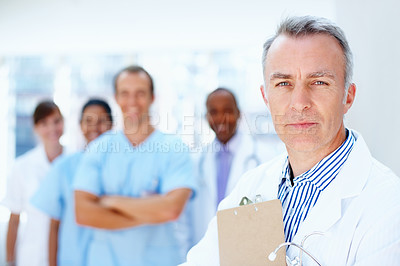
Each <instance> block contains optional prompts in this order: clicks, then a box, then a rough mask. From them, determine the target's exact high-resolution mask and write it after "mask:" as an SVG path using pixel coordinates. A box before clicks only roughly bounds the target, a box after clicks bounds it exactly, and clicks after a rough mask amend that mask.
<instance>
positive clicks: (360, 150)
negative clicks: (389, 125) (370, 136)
mask: <svg viewBox="0 0 400 266" xmlns="http://www.w3.org/2000/svg"><path fill="white" fill-rule="evenodd" d="M352 132H353V133H354V135H355V137H356V143H355V145H354V147H353V150H352V151H351V153H350V155H349V157H348V158H347V161H346V163H345V164H344V165H343V168H342V170H341V171H340V172H339V174H338V175H337V177H336V178H335V180H334V181H332V183H331V184H330V185H329V186H328V187H327V188H326V189H325V190H324V192H323V193H322V194H321V196H320V198H319V200H318V201H317V203H316V204H315V206H314V207H313V208H312V209H311V211H310V213H309V215H308V217H307V218H306V219H305V220H304V221H303V223H302V224H301V225H300V228H299V231H298V232H297V234H296V236H295V237H294V239H293V242H295V243H297V244H300V243H301V241H302V239H303V238H304V237H305V236H306V235H307V234H309V233H311V232H315V231H320V232H326V231H328V229H329V228H330V227H332V226H333V225H334V224H335V223H336V222H337V221H338V220H339V219H340V218H341V217H342V200H344V199H346V198H351V197H355V196H357V195H359V194H360V193H361V191H362V190H363V188H364V186H365V184H366V182H367V179H368V176H369V172H370V169H371V166H372V156H371V153H370V152H369V149H368V147H367V145H366V143H365V141H364V139H363V138H362V136H361V134H359V133H357V132H356V131H354V130H353V131H352Z"/></svg>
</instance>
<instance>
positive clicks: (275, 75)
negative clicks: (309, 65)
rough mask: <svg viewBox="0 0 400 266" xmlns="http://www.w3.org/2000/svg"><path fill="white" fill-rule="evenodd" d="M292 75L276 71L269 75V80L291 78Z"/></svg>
mask: <svg viewBox="0 0 400 266" xmlns="http://www.w3.org/2000/svg"><path fill="white" fill-rule="evenodd" d="M291 78H292V75H290V74H284V73H281V72H275V73H271V75H269V80H274V79H291Z"/></svg>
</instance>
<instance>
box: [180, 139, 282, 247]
mask: <svg viewBox="0 0 400 266" xmlns="http://www.w3.org/2000/svg"><path fill="white" fill-rule="evenodd" d="M236 134H237V136H234V137H235V138H237V139H235V140H232V141H234V142H237V143H232V148H233V160H232V166H231V170H230V173H229V178H228V183H227V187H226V193H225V195H226V196H227V195H229V194H230V193H231V192H232V190H233V188H234V187H235V186H236V184H237V182H238V181H239V179H240V178H241V177H242V175H243V174H244V173H245V172H246V171H248V170H250V169H252V168H255V167H257V166H258V165H259V164H261V163H263V162H267V161H269V160H271V159H272V158H274V157H275V156H277V155H278V154H281V153H283V152H284V151H285V147H284V145H283V143H282V141H281V140H280V139H279V137H278V136H277V135H276V134H268V135H263V136H260V137H262V139H261V138H259V139H257V138H256V137H252V136H251V135H250V134H247V133H244V132H237V133H236ZM216 141H217V140H214V142H216ZM229 144H230V143H228V145H229ZM255 145H256V147H255ZM215 147H216V145H215V143H211V144H210V145H208V146H207V147H206V148H205V149H204V150H203V152H202V153H201V154H200V156H199V158H197V160H196V173H197V174H198V180H199V182H200V187H199V190H198V192H197V193H196V196H195V198H194V200H193V201H192V202H190V203H189V204H188V207H187V209H188V211H189V213H190V214H189V215H190V218H189V220H190V229H191V231H192V241H191V242H192V245H194V244H197V242H198V241H199V240H200V239H201V238H202V237H203V236H204V233H205V232H206V230H207V226H208V223H209V222H210V221H211V219H212V218H213V217H214V215H215V212H216V210H217V194H218V192H217V158H216V156H217V150H216V149H215ZM254 157H255V158H256V159H254Z"/></svg>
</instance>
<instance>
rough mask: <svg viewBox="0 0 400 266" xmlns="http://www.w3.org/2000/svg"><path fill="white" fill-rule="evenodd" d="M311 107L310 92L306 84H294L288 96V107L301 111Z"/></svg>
mask: <svg viewBox="0 0 400 266" xmlns="http://www.w3.org/2000/svg"><path fill="white" fill-rule="evenodd" d="M310 107H311V92H310V89H309V88H308V86H307V85H303V84H296V85H295V87H294V88H293V90H292V94H291V97H290V108H291V109H292V110H295V111H297V112H302V111H304V110H306V109H309V108H310Z"/></svg>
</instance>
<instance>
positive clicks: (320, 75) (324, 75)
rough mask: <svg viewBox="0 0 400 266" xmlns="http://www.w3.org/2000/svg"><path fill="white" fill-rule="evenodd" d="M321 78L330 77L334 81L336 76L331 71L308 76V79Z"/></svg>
mask: <svg viewBox="0 0 400 266" xmlns="http://www.w3.org/2000/svg"><path fill="white" fill-rule="evenodd" d="M321 77H328V78H331V79H334V78H335V77H336V76H335V74H333V73H332V72H330V71H318V72H313V73H310V74H308V76H307V78H321Z"/></svg>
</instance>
